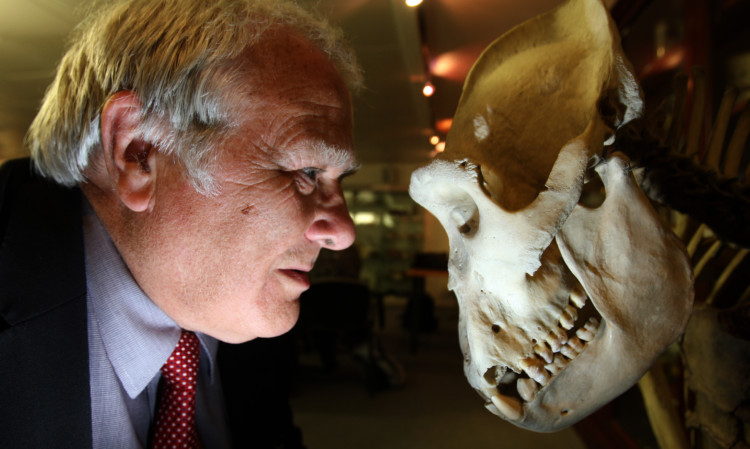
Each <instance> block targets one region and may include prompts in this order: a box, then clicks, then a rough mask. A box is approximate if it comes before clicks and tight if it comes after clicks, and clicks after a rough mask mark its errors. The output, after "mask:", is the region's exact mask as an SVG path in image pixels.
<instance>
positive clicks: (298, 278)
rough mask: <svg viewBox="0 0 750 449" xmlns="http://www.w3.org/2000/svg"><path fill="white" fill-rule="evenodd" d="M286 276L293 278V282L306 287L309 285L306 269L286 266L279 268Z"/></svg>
mask: <svg viewBox="0 0 750 449" xmlns="http://www.w3.org/2000/svg"><path fill="white" fill-rule="evenodd" d="M279 271H280V272H281V273H282V274H284V275H285V276H286V277H288V278H290V279H292V280H294V281H295V282H297V283H299V284H301V285H303V286H304V287H305V288H306V289H307V288H309V287H310V276H309V275H308V274H307V271H308V270H297V269H293V268H286V269H281V270H279Z"/></svg>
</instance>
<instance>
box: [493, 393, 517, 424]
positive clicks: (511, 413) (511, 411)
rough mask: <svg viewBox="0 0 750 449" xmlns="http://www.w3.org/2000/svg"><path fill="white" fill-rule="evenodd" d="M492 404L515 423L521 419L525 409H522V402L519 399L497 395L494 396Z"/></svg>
mask: <svg viewBox="0 0 750 449" xmlns="http://www.w3.org/2000/svg"><path fill="white" fill-rule="evenodd" d="M492 403H493V404H495V407H497V409H498V410H500V413H502V414H503V415H505V416H507V417H508V419H511V420H513V421H517V420H519V419H521V415H522V413H523V409H522V408H521V401H519V400H518V399H516V398H511V397H508V396H503V395H501V394H496V395H494V396H492Z"/></svg>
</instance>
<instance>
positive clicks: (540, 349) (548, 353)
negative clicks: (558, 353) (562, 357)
mask: <svg viewBox="0 0 750 449" xmlns="http://www.w3.org/2000/svg"><path fill="white" fill-rule="evenodd" d="M534 352H535V353H536V354H537V355H538V356H539V357H541V358H542V359H544V361H545V362H547V363H552V357H553V356H554V355H555V354H554V353H553V352H552V349H550V347H549V346H547V345H545V344H538V345H536V346H534Z"/></svg>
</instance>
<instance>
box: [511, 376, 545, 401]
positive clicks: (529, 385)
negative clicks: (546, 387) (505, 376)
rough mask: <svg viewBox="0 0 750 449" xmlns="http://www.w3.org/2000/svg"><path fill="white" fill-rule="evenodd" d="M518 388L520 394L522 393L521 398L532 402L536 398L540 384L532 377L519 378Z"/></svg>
mask: <svg viewBox="0 0 750 449" xmlns="http://www.w3.org/2000/svg"><path fill="white" fill-rule="evenodd" d="M516 386H517V388H518V394H519V395H521V399H523V400H524V401H526V402H531V401H532V400H533V399H534V395H536V392H537V391H538V390H539V384H537V383H536V382H534V381H533V380H531V379H518V382H517V383H516Z"/></svg>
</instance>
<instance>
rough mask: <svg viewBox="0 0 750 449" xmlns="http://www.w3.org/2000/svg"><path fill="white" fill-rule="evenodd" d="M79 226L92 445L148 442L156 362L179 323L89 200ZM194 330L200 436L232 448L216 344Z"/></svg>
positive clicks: (123, 445) (174, 338)
mask: <svg viewBox="0 0 750 449" xmlns="http://www.w3.org/2000/svg"><path fill="white" fill-rule="evenodd" d="M83 227H84V243H85V245H84V246H85V255H86V284H87V293H88V296H87V308H88V340H89V372H90V378H91V425H92V435H93V443H94V446H93V447H94V449H98V448H145V447H146V446H147V442H148V436H149V435H148V434H149V429H150V428H151V425H152V422H153V421H154V413H155V412H154V411H155V407H156V399H157V398H156V396H157V389H158V385H159V380H160V378H161V367H162V365H163V364H164V362H165V361H166V360H167V358H168V357H169V355H170V354H171V353H172V350H173V349H174V348H175V346H176V345H177V341H178V340H179V338H180V333H181V329H180V327H179V326H178V325H177V324H176V323H175V322H174V321H173V320H172V319H171V318H170V317H169V316H167V315H166V314H165V313H164V312H163V311H162V310H161V309H160V308H159V307H157V306H156V304H154V303H153V302H152V301H151V300H150V299H149V298H148V297H147V296H146V294H145V293H144V292H143V291H142V290H141V289H140V287H139V286H138V284H137V283H136V282H135V280H134V279H133V276H132V275H131V274H130V271H129V270H128V268H127V266H126V265H125V262H124V261H123V260H122V258H121V257H120V254H119V252H118V251H117V249H116V248H115V246H114V243H113V242H112V240H111V239H110V237H109V235H108V234H107V231H106V230H105V229H104V226H102V224H101V222H100V221H99V219H98V217H97V216H96V214H95V213H94V211H93V209H92V208H91V206H90V205H89V204H88V202H86V204H85V205H84V216H83ZM196 335H197V336H198V339H199V340H200V342H201V357H200V364H199V367H198V385H197V392H196V423H197V426H198V434H199V435H200V437H201V440H202V442H203V446H204V447H206V448H229V447H230V444H229V441H228V433H227V429H226V424H225V423H226V419H225V411H224V403H223V395H222V390H221V382H220V379H219V375H218V367H217V366H216V365H215V360H216V351H217V348H218V342H217V341H216V340H215V339H214V338H212V337H209V336H208V335H205V334H201V333H196Z"/></svg>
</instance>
